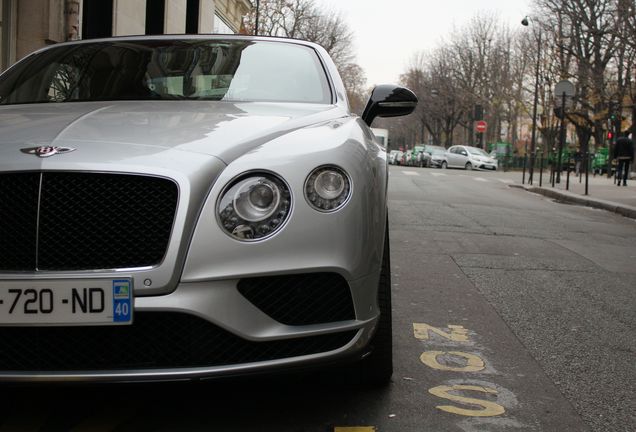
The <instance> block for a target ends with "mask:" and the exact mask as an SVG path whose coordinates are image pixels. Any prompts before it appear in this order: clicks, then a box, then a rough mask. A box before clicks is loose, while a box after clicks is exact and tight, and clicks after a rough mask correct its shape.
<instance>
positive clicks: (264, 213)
mask: <svg viewBox="0 0 636 432" xmlns="http://www.w3.org/2000/svg"><path fill="white" fill-rule="evenodd" d="M290 209H291V194H290V192H289V188H288V187H287V185H286V184H285V182H283V180H281V179H280V178H278V177H276V176H274V175H272V174H269V173H251V174H247V175H244V176H241V177H239V178H238V179H236V180H234V181H233V182H232V183H230V184H229V185H228V186H227V187H226V188H225V190H224V191H223V193H222V194H221V198H220V199H219V201H218V203H217V215H218V220H219V223H220V225H221V227H222V228H223V229H224V231H226V232H227V233H228V234H230V235H231V236H232V237H234V238H236V239H239V240H260V239H263V238H266V237H269V236H270V235H272V234H274V233H275V232H276V231H278V229H280V227H281V226H282V225H283V222H284V221H285V220H286V219H287V216H288V215H289V212H290Z"/></svg>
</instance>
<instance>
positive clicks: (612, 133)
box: [607, 131, 614, 140]
mask: <svg viewBox="0 0 636 432" xmlns="http://www.w3.org/2000/svg"><path fill="white" fill-rule="evenodd" d="M612 138H614V132H612V131H607V139H608V140H611V139H612Z"/></svg>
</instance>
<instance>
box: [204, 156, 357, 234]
mask: <svg viewBox="0 0 636 432" xmlns="http://www.w3.org/2000/svg"><path fill="white" fill-rule="evenodd" d="M350 196H351V181H350V180H349V176H348V175H347V174H346V173H345V171H343V170H342V169H341V168H338V167H336V166H333V165H325V166H321V167H318V168H316V169H314V170H313V171H312V172H311V173H310V174H309V176H308V177H307V179H306V180H305V199H306V200H307V202H308V203H309V205H310V206H311V207H312V208H314V209H315V210H318V211H320V212H324V213H328V212H334V211H336V210H338V209H340V208H342V207H343V206H344V205H345V204H346V203H347V201H348V200H349V197H350ZM291 207H292V196H291V192H290V189H289V187H288V186H287V184H286V183H285V182H284V181H283V179H281V178H280V177H278V176H277V175H274V174H272V173H269V172H251V173H246V174H243V175H242V176H240V177H238V178H236V179H235V180H233V181H232V182H230V183H229V184H228V186H226V188H225V189H224V191H223V192H222V193H221V197H220V198H219V200H218V202H217V206H216V211H217V219H218V221H219V224H220V225H221V227H222V228H223V229H224V230H225V231H226V232H227V233H228V234H229V235H231V236H232V237H234V238H235V239H237V240H242V241H253V240H261V239H264V238H267V237H269V236H271V235H273V234H274V233H275V232H276V231H278V230H279V229H280V228H281V227H282V226H283V225H284V223H285V221H286V220H287V218H288V217H289V214H290V212H291Z"/></svg>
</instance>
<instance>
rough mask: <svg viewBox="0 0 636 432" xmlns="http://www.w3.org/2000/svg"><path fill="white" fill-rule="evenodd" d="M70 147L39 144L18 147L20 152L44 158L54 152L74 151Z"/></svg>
mask: <svg viewBox="0 0 636 432" xmlns="http://www.w3.org/2000/svg"><path fill="white" fill-rule="evenodd" d="M74 150H75V149H74V148H71V147H55V146H39V147H29V148H23V149H20V151H21V152H22V153H28V154H34V155H36V156H39V157H42V158H45V157H50V156H53V155H54V154H58V153H59V154H63V153H68V152H72V151H74Z"/></svg>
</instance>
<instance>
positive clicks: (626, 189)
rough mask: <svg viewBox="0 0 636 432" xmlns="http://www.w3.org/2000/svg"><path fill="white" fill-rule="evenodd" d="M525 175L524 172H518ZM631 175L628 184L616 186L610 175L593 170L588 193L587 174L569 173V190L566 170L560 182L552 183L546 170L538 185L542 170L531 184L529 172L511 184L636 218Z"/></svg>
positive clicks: (635, 185) (635, 191)
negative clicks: (518, 181) (520, 183)
mask: <svg viewBox="0 0 636 432" xmlns="http://www.w3.org/2000/svg"><path fill="white" fill-rule="evenodd" d="M518 174H519V176H520V177H522V173H521V172H519V173H518ZM631 174H632V175H631V176H630V177H631V179H630V180H627V186H616V184H614V179H613V178H609V179H608V178H607V176H606V175H605V176H601V175H596V176H592V175H591V174H590V176H589V180H588V194H587V195H585V175H583V177H582V179H581V181H580V182H579V177H576V176H574V173H570V183H569V190H566V183H567V179H566V176H567V174H566V173H565V172H564V173H563V175H562V176H561V183H555V185H554V187H552V183H551V182H550V172H549V171H544V172H543V181H542V186H541V187H539V171H538V170H537V171H535V172H534V175H533V184H532V185H529V184H528V173H527V172H526V184H525V185H519V184H515V185H510V186H511V187H518V188H523V189H525V190H527V191H529V192H534V193H539V194H541V195H545V196H548V197H551V198H554V199H557V200H559V201H564V202H569V203H573V204H579V205H586V206H589V207H594V208H599V209H603V210H608V211H612V212H615V213H618V214H621V215H623V216H626V217H629V218H632V219H636V179H634V173H631Z"/></svg>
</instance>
